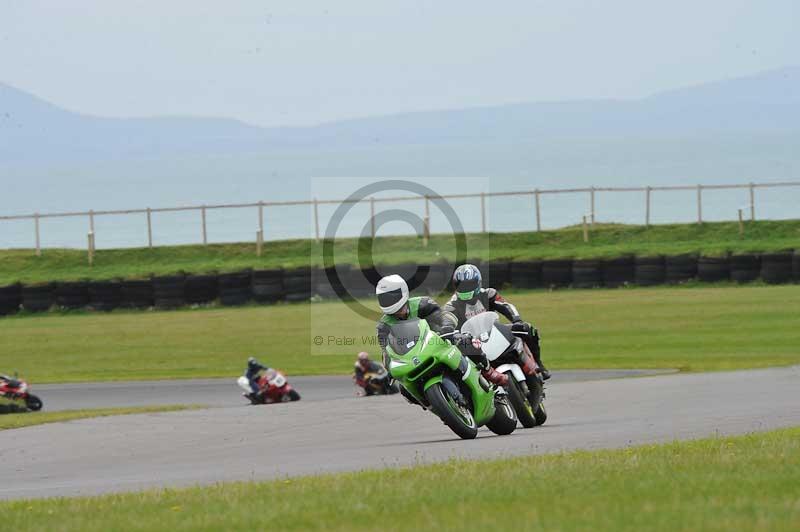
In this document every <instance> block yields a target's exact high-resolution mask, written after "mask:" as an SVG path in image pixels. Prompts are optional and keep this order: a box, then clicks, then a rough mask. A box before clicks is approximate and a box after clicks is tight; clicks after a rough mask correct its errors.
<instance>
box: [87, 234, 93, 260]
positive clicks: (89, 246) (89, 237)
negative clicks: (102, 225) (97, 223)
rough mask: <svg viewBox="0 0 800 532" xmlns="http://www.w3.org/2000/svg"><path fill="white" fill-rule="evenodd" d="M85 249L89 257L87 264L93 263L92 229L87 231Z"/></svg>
mask: <svg viewBox="0 0 800 532" xmlns="http://www.w3.org/2000/svg"><path fill="white" fill-rule="evenodd" d="M86 244H87V246H86V248H87V249H86V251H87V253H88V257H89V266H93V265H94V231H89V234H88V235H87V243H86Z"/></svg>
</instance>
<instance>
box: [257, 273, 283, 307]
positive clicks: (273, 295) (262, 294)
mask: <svg viewBox="0 0 800 532" xmlns="http://www.w3.org/2000/svg"><path fill="white" fill-rule="evenodd" d="M252 283H253V285H252V291H253V299H255V300H256V301H257V302H259V303H274V302H276V301H280V300H281V299H283V270H255V271H254V272H253V281H252Z"/></svg>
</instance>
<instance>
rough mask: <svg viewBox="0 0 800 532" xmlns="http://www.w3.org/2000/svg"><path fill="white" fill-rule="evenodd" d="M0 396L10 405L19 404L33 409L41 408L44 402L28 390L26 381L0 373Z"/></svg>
mask: <svg viewBox="0 0 800 532" xmlns="http://www.w3.org/2000/svg"><path fill="white" fill-rule="evenodd" d="M0 398H3V399H5V401H6V402H8V403H9V404H11V405H12V406H19V407H22V405H24V408H27V409H28V410H33V411H34V412H36V411H38V410H41V409H42V406H44V404H43V403H42V400H41V399H39V397H37V396H35V395H33V394H32V393H30V392H28V383H27V382H25V381H23V380H21V379H18V378H14V377H9V376H8V375H0Z"/></svg>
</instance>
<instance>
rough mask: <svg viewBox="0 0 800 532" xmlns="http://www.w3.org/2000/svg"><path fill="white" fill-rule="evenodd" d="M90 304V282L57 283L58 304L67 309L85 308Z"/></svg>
mask: <svg viewBox="0 0 800 532" xmlns="http://www.w3.org/2000/svg"><path fill="white" fill-rule="evenodd" d="M88 304H89V283H87V282H86V281H76V282H63V283H57V284H56V305H58V306H59V307H61V308H65V309H77V308H83V307H85V306H87V305H88Z"/></svg>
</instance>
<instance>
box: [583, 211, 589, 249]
mask: <svg viewBox="0 0 800 532" xmlns="http://www.w3.org/2000/svg"><path fill="white" fill-rule="evenodd" d="M583 241H584V242H585V243H588V242H589V226H588V225H586V215H585V214H584V215H583Z"/></svg>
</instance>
